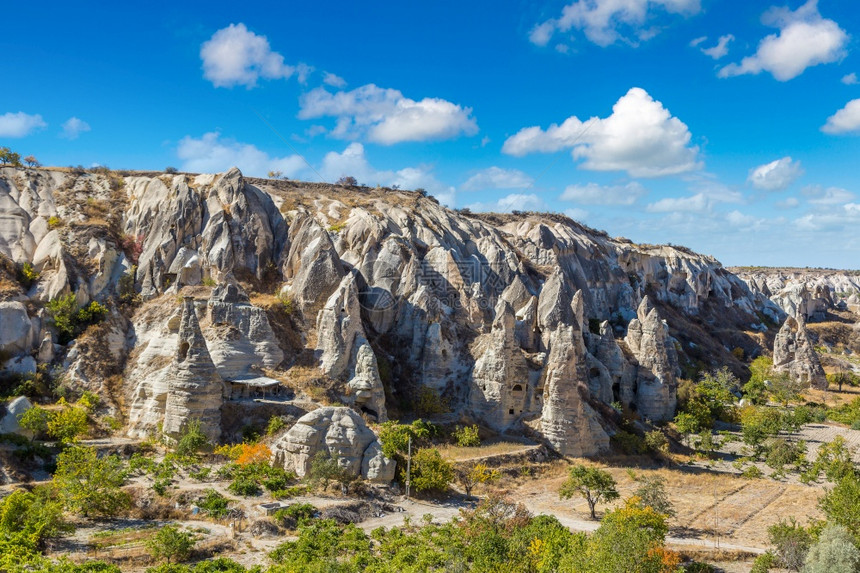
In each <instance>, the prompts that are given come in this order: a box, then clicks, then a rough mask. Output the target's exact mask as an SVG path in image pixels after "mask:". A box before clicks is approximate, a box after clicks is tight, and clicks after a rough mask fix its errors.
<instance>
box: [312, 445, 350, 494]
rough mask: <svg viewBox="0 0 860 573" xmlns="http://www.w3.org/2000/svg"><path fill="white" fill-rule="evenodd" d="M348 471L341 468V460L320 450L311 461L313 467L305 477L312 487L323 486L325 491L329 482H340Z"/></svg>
mask: <svg viewBox="0 0 860 573" xmlns="http://www.w3.org/2000/svg"><path fill="white" fill-rule="evenodd" d="M345 471H346V470H345V469H344V468H342V467H340V462H339V460H338V459H337V458H336V457H334V456H332V455H331V454H330V453H329V452H327V451H322V450H320V451H319V452H317V453H316V455H315V456H314V458H313V459H312V460H311V467H310V470H309V471H308V473H307V475H306V476H305V480H306V481H307V482H308V483H309V484H310V485H311V486H312V487H319V486H320V485H321V486H322V489H323V490H325V489H326V488H328V484H329V482H332V481H339V478H340V477H341V474H342V473H344V472H345Z"/></svg>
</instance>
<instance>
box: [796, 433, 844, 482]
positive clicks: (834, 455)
mask: <svg viewBox="0 0 860 573" xmlns="http://www.w3.org/2000/svg"><path fill="white" fill-rule="evenodd" d="M853 457H854V448H851V447H849V446H848V445H847V444H846V442H845V438H844V437H842V436H836V437H835V438H833V440H832V441H830V442H827V443H825V444H822V445H820V446H819V447H818V452H817V455H816V457H815V462H814V463H813V464H812V465H811V466H810V467H809V469H808V470H807V471H805V472H804V473H803V475H802V476H801V479H802V480H803V481H804V482H809V481H817V480H818V478H819V477H820V476H821V474H822V473H823V474H824V476H825V477H826V478H827V480H828V481H830V482H833V483H837V482H838V481H840V480H841V479H842V478H843V477H845V476H847V475H851V474H854V473H855V472H856V470H855V468H854V461H853Z"/></svg>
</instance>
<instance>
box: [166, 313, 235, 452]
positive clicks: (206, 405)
mask: <svg viewBox="0 0 860 573" xmlns="http://www.w3.org/2000/svg"><path fill="white" fill-rule="evenodd" d="M177 342H178V346H177V348H176V355H175V356H174V359H173V363H172V364H171V365H170V369H169V370H168V374H167V400H166V403H165V405H164V425H163V432H164V435H165V436H167V437H169V438H171V439H174V440H176V439H178V438H179V437H180V436H181V435H182V432H183V430H185V428H187V427H188V423H189V422H190V421H191V420H199V421H200V429H201V431H202V432H203V433H204V434H206V437H208V438H209V439H210V440H211V441H212V442H217V441H218V438H219V437H221V404H222V402H223V396H224V381H223V380H222V379H221V377H220V376H219V375H218V372H217V370H216V369H215V364H214V363H213V362H212V357H211V356H210V355H209V350H208V349H207V348H206V340H205V339H204V338H203V333H202V332H201V331H200V324H199V323H198V322H197V314H196V313H195V311H194V301H193V299H191V298H190V297H187V298H185V300H184V301H183V303H182V319H181V323H180V325H179V338H178V341H177Z"/></svg>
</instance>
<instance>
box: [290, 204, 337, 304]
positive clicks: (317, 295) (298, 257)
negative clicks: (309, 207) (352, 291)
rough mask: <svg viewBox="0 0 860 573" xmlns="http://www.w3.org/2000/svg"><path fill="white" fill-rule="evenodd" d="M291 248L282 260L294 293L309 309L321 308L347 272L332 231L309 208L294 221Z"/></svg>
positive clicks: (291, 293)
mask: <svg viewBox="0 0 860 573" xmlns="http://www.w3.org/2000/svg"><path fill="white" fill-rule="evenodd" d="M289 241H290V249H289V252H287V254H286V257H285V259H284V261H283V263H282V265H281V266H282V271H283V273H284V277H285V278H286V279H287V280H288V281H292V282H291V285H290V289H289V291H290V295H291V296H292V297H293V300H295V301H296V303H297V304H298V305H299V306H300V307H301V309H302V310H303V311H305V312H307V311H309V310H313V309H315V308H319V306H320V305H322V304H324V303H325V302H326V300H327V299H328V298H329V297H330V296H331V294H332V292H334V290H335V288H337V286H338V284H339V283H340V282H341V279H342V278H343V276H344V275H345V274H346V271H345V270H344V268H343V264H342V263H341V261H340V257H339V256H338V253H337V251H336V250H335V248H334V245H333V244H332V241H331V237H329V234H328V232H327V231H326V230H325V229H324V228H323V227H322V225H320V224H319V222H318V221H317V220H316V219H314V218H313V217H312V216H311V215H310V214H308V213H306V212H301V213H299V214H298V215H297V216H296V218H295V219H294V220H293V222H292V224H291V225H290V232H289Z"/></svg>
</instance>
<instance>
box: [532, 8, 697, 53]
mask: <svg viewBox="0 0 860 573" xmlns="http://www.w3.org/2000/svg"><path fill="white" fill-rule="evenodd" d="M700 10H701V5H700V2H699V0H576V1H575V2H573V3H571V4H568V5H567V6H565V7H564V8H562V11H561V16H559V17H558V18H553V19H550V20H547V21H545V22H542V23H540V24H537V25H536V26H535V27H534V28H532V31H531V33H530V34H529V40H531V42H532V43H533V44H536V45H538V46H546V45H547V44H548V43H549V41H550V40H551V39H552V37H553V35H554V34H555V33H556V32H562V33H564V32H569V31H570V30H572V29H576V30H582V32H583V33H584V34H585V37H586V38H588V39H589V40H590V41H592V42H594V43H595V44H597V45H599V46H608V45H610V44H614V43H615V42H617V41H623V42H626V43H628V44H631V45H637V44H638V42H639V41H644V40H648V39H650V38H652V37H654V36H655V35H656V34H657V33H658V30H659V28H658V27H656V26H654V25H652V21H653V20H654V19H655V17H656V16H657V14H658V13H660V12H661V11H662V12H667V13H670V14H681V15H685V16H686V15H692V14H697V13H698V12H699V11H700Z"/></svg>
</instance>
